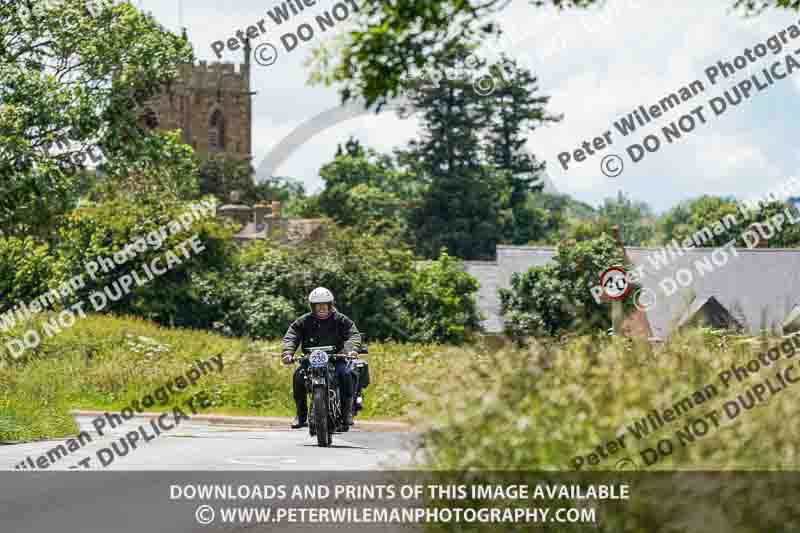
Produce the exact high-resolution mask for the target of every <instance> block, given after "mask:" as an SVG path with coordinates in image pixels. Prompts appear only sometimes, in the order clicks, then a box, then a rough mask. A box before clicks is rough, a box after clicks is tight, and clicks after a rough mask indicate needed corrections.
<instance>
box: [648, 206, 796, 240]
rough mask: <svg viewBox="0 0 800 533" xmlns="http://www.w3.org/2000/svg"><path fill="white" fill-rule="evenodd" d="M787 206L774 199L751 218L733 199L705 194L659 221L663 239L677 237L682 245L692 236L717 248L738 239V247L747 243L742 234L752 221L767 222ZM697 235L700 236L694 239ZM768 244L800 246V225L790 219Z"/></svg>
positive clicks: (678, 207) (677, 208)
mask: <svg viewBox="0 0 800 533" xmlns="http://www.w3.org/2000/svg"><path fill="white" fill-rule="evenodd" d="M788 208H789V206H788V205H787V204H784V203H783V202H780V201H771V202H769V203H766V204H765V205H763V207H761V209H759V210H758V211H756V212H754V213H753V215H752V216H749V217H748V216H745V215H744V214H743V213H742V212H741V211H740V210H739V208H738V203H737V202H736V200H734V199H733V198H725V197H718V196H710V195H704V196H701V197H700V198H696V199H694V200H690V201H687V202H684V203H681V204H679V205H677V206H675V207H674V208H672V209H671V210H670V211H668V212H667V213H666V214H665V215H664V216H663V217H662V218H661V220H660V221H659V222H660V226H661V229H662V232H663V235H664V237H663V238H664V242H669V241H671V240H672V239H675V241H676V242H677V243H678V244H682V243H683V241H684V240H685V239H689V240H694V241H695V244H694V245H698V244H699V245H701V246H707V247H716V246H723V245H725V244H727V243H729V242H730V241H732V240H735V241H736V246H739V247H744V246H748V243H747V242H746V241H745V240H744V237H743V234H744V233H745V232H746V231H747V230H748V228H750V225H751V224H753V223H756V222H757V223H765V222H768V221H769V220H770V219H771V218H772V217H773V216H775V215H777V214H779V213H784V211H785V210H786V209H788ZM795 213H796V210H795ZM695 235H696V236H697V238H695V239H693V238H694V237H695ZM703 241H705V242H703ZM766 245H767V246H768V247H770V248H788V247H794V246H798V245H800V227H798V225H797V224H790V223H789V222H788V220H787V221H786V222H785V223H784V227H783V228H782V229H781V230H780V231H779V232H777V233H776V234H775V235H774V236H773V237H770V238H769V239H768V240H767V241H766Z"/></svg>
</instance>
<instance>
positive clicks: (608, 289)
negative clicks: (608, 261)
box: [600, 266, 631, 300]
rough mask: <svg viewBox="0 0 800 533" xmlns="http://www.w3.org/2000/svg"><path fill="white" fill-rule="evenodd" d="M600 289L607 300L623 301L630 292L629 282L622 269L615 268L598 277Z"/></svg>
mask: <svg viewBox="0 0 800 533" xmlns="http://www.w3.org/2000/svg"><path fill="white" fill-rule="evenodd" d="M600 287H601V288H602V289H603V294H604V295H605V296H606V297H607V298H608V299H609V300H623V299H624V298H625V297H626V296H627V295H628V293H629V292H630V290H631V281H630V279H628V273H627V272H625V270H624V269H623V268H622V267H618V266H615V267H611V268H608V269H606V270H605V271H604V272H603V273H602V274H601V275H600Z"/></svg>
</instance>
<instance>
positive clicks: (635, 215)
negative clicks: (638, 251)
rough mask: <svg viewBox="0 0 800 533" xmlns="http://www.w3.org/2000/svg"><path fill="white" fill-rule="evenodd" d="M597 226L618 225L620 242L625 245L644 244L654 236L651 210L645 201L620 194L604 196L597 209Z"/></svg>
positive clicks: (608, 226)
mask: <svg viewBox="0 0 800 533" xmlns="http://www.w3.org/2000/svg"><path fill="white" fill-rule="evenodd" d="M598 215H599V216H600V219H601V220H600V221H599V224H598V225H599V226H601V227H604V228H610V227H613V226H620V228H621V230H622V231H621V233H622V242H623V243H624V244H625V245H626V246H645V245H647V244H649V243H650V241H651V240H652V239H653V238H654V236H655V221H654V218H653V210H652V209H651V208H650V206H649V205H647V203H646V202H634V201H633V200H631V199H630V198H627V197H626V196H624V195H623V194H622V192H620V193H619V195H618V196H617V197H616V198H606V199H605V200H604V202H603V205H602V206H601V207H600V208H599V209H598Z"/></svg>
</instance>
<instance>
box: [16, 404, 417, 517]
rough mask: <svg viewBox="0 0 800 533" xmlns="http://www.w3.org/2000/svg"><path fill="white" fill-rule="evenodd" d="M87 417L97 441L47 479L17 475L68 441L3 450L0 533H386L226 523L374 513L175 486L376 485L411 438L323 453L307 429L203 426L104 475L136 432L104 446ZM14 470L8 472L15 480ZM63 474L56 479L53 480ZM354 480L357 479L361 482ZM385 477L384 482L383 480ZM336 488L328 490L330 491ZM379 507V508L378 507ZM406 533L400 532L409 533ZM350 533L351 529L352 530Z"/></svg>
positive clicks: (367, 439)
mask: <svg viewBox="0 0 800 533" xmlns="http://www.w3.org/2000/svg"><path fill="white" fill-rule="evenodd" d="M91 420H92V419H91V418H90V417H79V418H78V421H79V424H80V426H81V429H82V430H85V431H86V432H87V433H89V434H90V435H91V436H92V437H93V438H94V440H93V441H92V442H91V443H88V444H87V445H85V446H82V447H81V448H80V449H78V450H75V451H73V452H72V453H70V454H69V455H68V456H65V457H61V458H60V459H58V460H56V461H55V462H54V463H53V464H51V465H50V466H49V467H48V468H47V469H42V470H35V471H34V470H27V471H20V470H15V469H14V467H15V465H17V464H19V462H20V461H22V460H23V459H25V458H26V457H27V456H30V457H31V459H32V460H33V461H36V460H37V458H38V457H41V456H42V455H45V456H46V454H47V452H48V451H49V450H52V449H53V448H54V447H55V446H57V445H59V444H64V442H65V441H64V440H63V439H62V440H55V441H47V442H38V443H31V444H20V445H5V446H0V532H2V533H12V532H14V533H16V532H19V533H49V532H51V531H53V532H55V531H58V532H59V533H66V532H76V533H77V532H80V533H92V532H97V533H100V532H102V533H109V532H120V533H122V532H124V533H141V532H142V531H147V532H156V531H157V532H167V531H169V532H189V531H244V530H246V531H248V532H252V533H258V532H262V531H280V532H281V533H284V532H287V531H292V532H293V531H335V530H337V529H339V528H340V527H341V528H344V529H342V530H343V531H345V530H346V531H381V532H382V533H387V532H389V531H395V530H398V529H396V528H387V527H385V526H384V525H380V524H377V525H375V524H374V525H371V526H370V525H364V526H359V527H358V528H357V529H353V526H352V525H349V526H348V525H346V524H342V525H333V524H330V523H325V524H322V523H316V524H312V523H308V521H307V520H306V521H301V523H288V522H287V521H286V520H281V521H279V522H276V521H275V519H274V516H273V518H272V520H271V521H267V522H266V523H253V522H252V521H251V522H247V521H239V522H234V523H231V522H226V523H222V520H221V512H222V511H221V509H222V508H223V507H226V508H227V507H228V506H237V505H242V506H245V507H253V506H255V507H259V506H260V507H264V508H265V507H269V506H271V507H272V508H273V511H275V509H277V507H279V506H280V505H284V506H292V507H295V506H300V507H302V506H319V507H324V506H327V505H332V506H333V507H337V506H338V507H339V508H341V506H342V505H345V506H351V507H352V506H353V505H356V506H359V505H372V504H370V503H369V502H364V501H360V500H356V501H351V502H348V501H347V499H346V498H345V501H342V498H338V499H337V500H336V501H333V500H327V501H326V500H316V501H315V500H314V499H313V498H311V499H308V500H306V501H299V502H295V501H284V502H277V501H270V500H266V499H264V500H261V499H254V500H247V501H236V500H237V498H233V501H231V500H230V499H222V500H214V499H213V498H212V499H198V498H188V497H184V496H180V495H178V496H176V493H175V492H174V490H175V488H176V487H179V486H184V487H185V486H189V485H194V486H200V485H204V484H205V485H215V486H230V487H234V489H233V490H236V487H239V486H241V485H250V486H260V487H261V486H267V485H269V486H278V485H281V484H282V485H286V486H290V487H291V486H293V485H306V486H314V485H317V484H320V483H326V484H329V485H331V484H335V483H366V484H369V483H379V482H382V481H381V479H382V478H381V476H384V475H390V474H389V473H387V472H386V470H395V469H398V468H402V467H405V466H407V465H408V463H409V461H410V459H411V452H410V446H411V443H412V441H413V434H410V433H399V432H374V431H364V430H359V428H358V424H356V427H355V428H353V429H351V431H350V432H348V433H345V434H335V435H334V438H333V446H332V447H330V448H320V447H318V446H317V445H316V438H314V439H312V438H311V437H309V435H308V430H307V429H302V430H292V429H289V428H285V427H284V428H282V427H253V426H249V425H248V426H245V425H241V426H236V425H227V424H226V425H219V424H215V423H211V422H207V421H195V420H192V421H191V422H184V423H182V424H180V425H179V426H178V427H176V428H175V429H173V430H172V431H170V432H168V433H163V434H161V435H159V436H158V437H156V438H154V439H153V440H151V441H149V442H147V443H145V444H144V445H140V446H137V448H136V449H135V450H129V452H128V453H127V454H126V455H125V456H123V457H115V459H114V461H113V462H111V464H109V465H108V466H107V467H105V468H103V467H102V466H101V465H99V464H97V463H99V460H97V459H96V457H97V452H98V450H100V449H103V448H106V449H113V448H111V444H112V443H113V442H115V441H116V442H117V443H118V444H117V445H118V446H119V439H120V438H124V437H125V435H126V433H128V432H130V431H134V430H136V428H138V427H139V426H140V425H146V424H149V421H148V420H146V419H142V418H134V419H132V420H130V421H128V422H127V423H126V424H125V425H123V426H119V427H117V428H116V429H115V430H113V431H112V432H110V433H107V434H106V435H105V437H104V438H100V437H99V436H98V435H97V433H96V431H95V430H94V428H93V427H92V425H91ZM84 457H94V458H95V460H94V461H93V462H94V463H95V465H94V468H92V469H91V471H87V470H86V469H83V468H80V469H70V466H74V465H76V464H77V463H78V461H80V460H81V459H83V458H84ZM9 470H11V471H9ZM56 471H58V472H56ZM356 471H357V472H356ZM381 472H383V473H381ZM331 486H332V485H331ZM379 503H380V504H383V502H379ZM203 504H211V506H213V508H214V509H215V510H216V513H217V515H216V520H215V521H214V522H212V523H210V524H206V523H202V522H200V521H199V519H198V515H197V512H198V509H199V508H200V507H201V506H202V505H203ZM407 527H408V525H405V526H402V527H401V529H399V530H403V531H405V530H407ZM348 528H349V529H348Z"/></svg>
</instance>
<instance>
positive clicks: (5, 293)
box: [0, 237, 53, 312]
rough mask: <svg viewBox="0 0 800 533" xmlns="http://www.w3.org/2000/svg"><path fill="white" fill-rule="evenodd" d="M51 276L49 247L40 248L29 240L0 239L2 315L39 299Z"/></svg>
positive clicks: (45, 289) (0, 299)
mask: <svg viewBox="0 0 800 533" xmlns="http://www.w3.org/2000/svg"><path fill="white" fill-rule="evenodd" d="M52 276H53V265H52V259H51V257H50V255H49V247H48V246H47V245H38V244H36V242H35V241H34V240H33V239H32V238H30V237H24V238H18V237H5V238H0V312H4V311H7V310H9V309H11V308H12V307H14V306H15V305H16V304H17V303H20V302H25V303H26V304H27V303H28V302H30V301H31V300H32V299H34V298H37V297H39V295H41V294H43V293H44V292H46V291H47V286H48V284H49V283H50V278H51V277H52Z"/></svg>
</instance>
